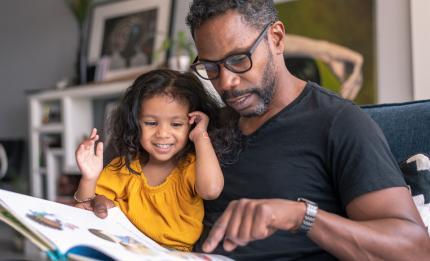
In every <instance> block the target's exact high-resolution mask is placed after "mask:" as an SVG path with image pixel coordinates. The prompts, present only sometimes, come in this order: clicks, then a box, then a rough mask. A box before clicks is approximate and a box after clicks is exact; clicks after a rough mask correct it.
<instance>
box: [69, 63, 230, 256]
mask: <svg viewBox="0 0 430 261" xmlns="http://www.w3.org/2000/svg"><path fill="white" fill-rule="evenodd" d="M218 114H219V109H218V104H217V102H216V100H215V99H214V98H213V97H212V96H211V95H209V94H208V93H207V92H206V90H205V89H204V87H203V86H202V84H201V83H200V81H199V80H198V79H197V78H196V77H195V76H194V75H193V74H191V73H179V72H175V71H171V70H155V71H151V72H148V73H145V74H143V75H141V76H140V77H139V78H137V79H136V81H135V82H134V83H133V85H132V86H131V87H129V88H128V89H127V90H126V92H125V95H124V97H123V98H122V101H121V103H120V105H119V107H118V109H117V111H116V112H115V113H114V115H113V118H112V121H111V122H112V136H111V142H112V145H113V147H114V149H115V152H116V153H117V155H119V157H117V158H115V159H113V160H112V161H111V162H110V163H109V164H108V165H107V166H106V167H105V168H103V144H102V143H101V142H98V144H97V146H95V143H96V142H97V141H98V140H99V136H98V135H97V130H96V129H93V130H92V132H91V135H90V137H89V138H88V139H86V140H85V141H84V142H82V144H80V145H79V147H78V149H77V151H76V161H77V164H78V166H79V169H80V171H81V172H82V178H81V181H80V183H79V187H78V190H77V191H76V193H75V200H76V201H77V202H80V203H82V202H87V201H90V200H92V199H93V198H94V195H95V194H98V195H104V196H105V197H106V198H108V199H110V200H112V201H113V202H114V204H115V205H116V206H119V207H120V208H121V210H122V211H123V212H124V213H125V214H126V215H127V217H128V218H129V219H130V220H131V221H132V222H133V223H134V225H136V227H138V228H139V229H140V230H141V231H142V232H144V233H145V234H146V235H147V236H149V237H151V238H152V239H153V240H155V241H157V242H158V243H160V244H161V245H164V246H166V247H170V248H175V249H178V250H183V251H191V249H192V246H193V244H194V243H195V242H196V241H197V239H198V238H199V236H200V234H201V231H202V226H203V225H202V220H203V215H204V210H203V200H202V199H205V200H210V199H215V198H217V197H218V195H219V194H220V193H221V191H222V188H223V184H224V179H223V175H222V172H221V168H220V165H219V162H218V159H217V156H216V153H215V151H214V148H213V146H212V143H211V139H210V138H209V136H208V132H207V129H209V130H210V129H211V128H214V127H215V126H214V124H215V123H216V121H211V122H210V121H209V117H211V118H216V117H218Z"/></svg>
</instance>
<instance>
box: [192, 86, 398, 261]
mask: <svg viewBox="0 0 430 261" xmlns="http://www.w3.org/2000/svg"><path fill="white" fill-rule="evenodd" d="M242 142H243V147H244V148H243V150H242V152H241V153H240V156H239V159H238V161H237V162H235V163H234V164H232V165H228V166H227V167H224V168H223V173H224V180H225V185H224V190H223V192H222V194H221V196H220V197H219V198H218V199H216V200H212V201H205V211H206V212H205V219H204V223H205V224H204V225H205V233H204V234H203V235H202V237H201V240H200V241H199V242H198V244H197V245H196V250H201V243H202V242H203V241H204V239H205V238H206V236H207V232H208V230H209V229H210V228H211V227H212V225H213V223H214V222H215V221H216V220H217V218H218V217H219V216H220V215H221V214H222V212H223V211H224V210H225V208H226V207H227V205H228V203H229V202H230V201H232V200H236V199H240V198H250V199H263V198H264V199H268V198H281V199H289V200H297V198H298V197H303V198H306V199H309V200H311V201H314V202H316V203H317V204H318V206H319V208H320V209H323V210H325V211H328V212H331V213H334V214H338V215H340V216H346V212H345V207H346V205H347V204H348V203H349V202H350V201H351V200H353V199H354V198H356V197H358V196H360V195H362V194H365V193H368V192H371V191H376V190H380V189H384V188H388V187H396V186H406V184H405V182H404V180H403V177H402V176H401V174H400V170H399V168H398V166H397V164H396V161H395V159H394V157H393V156H392V154H391V152H390V150H389V148H388V144H387V142H386V140H385V138H384V135H383V133H382V131H381V130H380V129H379V127H378V126H377V125H376V123H375V122H374V121H373V120H371V119H370V118H369V116H368V115H367V114H365V113H364V112H362V111H361V109H360V108H359V107H358V106H356V105H354V104H353V103H352V102H350V101H347V100H344V99H342V98H339V97H338V96H336V95H335V94H333V93H331V92H330V91H327V90H324V89H323V88H321V87H319V86H318V85H317V84H315V83H308V84H307V85H306V87H305V88H304V90H303V91H302V93H301V94H300V95H299V97H298V98H297V99H296V100H294V101H293V102H292V103H291V104H289V105H288V106H287V107H285V108H284V109H283V110H282V111H280V112H279V113H278V114H277V115H275V116H274V117H273V118H271V119H270V120H269V121H268V122H266V123H265V124H264V125H263V126H262V127H260V128H259V129H258V130H257V131H255V132H254V133H253V134H251V135H249V136H242ZM285 211H288V210H285ZM215 252H216V253H219V254H224V255H229V256H231V257H232V258H234V259H238V260H294V259H298V260H332V259H334V257H332V256H330V255H329V254H328V253H327V252H325V251H323V250H322V249H320V248H319V247H318V246H317V245H316V244H315V243H313V242H312V241H311V240H310V239H309V238H308V237H307V236H306V235H304V234H292V233H289V232H287V231H277V232H276V233H275V234H273V235H272V236H270V237H269V238H267V239H264V240H259V241H254V242H251V243H249V244H248V245H247V246H245V247H238V248H237V249H236V250H235V251H233V252H231V253H227V252H224V251H223V249H222V247H220V246H219V247H218V248H217V250H216V251H215Z"/></svg>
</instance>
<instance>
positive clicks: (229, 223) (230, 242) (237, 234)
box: [203, 199, 306, 252]
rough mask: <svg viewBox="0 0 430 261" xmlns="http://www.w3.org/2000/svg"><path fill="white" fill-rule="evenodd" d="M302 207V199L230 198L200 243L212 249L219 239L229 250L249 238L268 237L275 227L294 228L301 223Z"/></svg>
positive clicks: (206, 248)
mask: <svg viewBox="0 0 430 261" xmlns="http://www.w3.org/2000/svg"><path fill="white" fill-rule="evenodd" d="M305 211H306V206H305V204H304V203H302V202H296V201H290V200H282V199H260V200H251V199H241V200H238V201H237V200H235V201H232V202H230V204H229V205H228V207H227V208H226V210H225V211H224V213H223V214H222V215H221V217H220V218H219V219H218V220H217V221H216V223H215V224H214V226H213V228H212V230H211V231H210V233H209V236H208V237H207V239H206V241H205V242H204V244H203V251H205V252H212V251H213V250H214V249H215V248H216V246H217V245H218V244H219V243H220V242H221V241H222V240H224V243H223V247H224V249H225V250H226V251H232V250H234V249H235V248H236V247H237V246H245V245H247V244H248V243H249V242H250V241H254V240H259V239H264V238H267V237H269V236H270V235H272V234H273V233H274V232H275V231H276V230H278V229H283V230H290V231H295V230H297V229H298V228H299V226H300V224H301V223H302V221H303V218H304V215H305Z"/></svg>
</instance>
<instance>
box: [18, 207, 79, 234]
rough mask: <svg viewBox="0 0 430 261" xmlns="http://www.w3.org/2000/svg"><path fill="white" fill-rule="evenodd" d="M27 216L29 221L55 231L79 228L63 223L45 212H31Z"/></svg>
mask: <svg viewBox="0 0 430 261" xmlns="http://www.w3.org/2000/svg"><path fill="white" fill-rule="evenodd" d="M26 216H27V217H28V218H29V219H31V220H33V221H35V222H37V223H39V224H41V225H44V226H47V227H50V228H53V229H58V230H63V227H66V228H68V229H72V230H73V229H77V228H78V226H76V225H74V224H71V223H64V222H61V220H60V219H58V218H57V217H56V216H55V215H54V214H51V213H47V212H45V211H34V210H30V211H29V213H27V215H26Z"/></svg>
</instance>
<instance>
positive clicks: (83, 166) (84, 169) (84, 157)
mask: <svg viewBox="0 0 430 261" xmlns="http://www.w3.org/2000/svg"><path fill="white" fill-rule="evenodd" d="M98 140H99V135H97V129H96V128H94V129H93V130H92V131H91V134H90V137H89V138H87V139H85V140H84V141H83V142H82V143H81V144H80V145H79V146H78V148H77V150H76V153H75V154H76V163H77V164H78V167H79V170H80V171H81V173H82V179H87V180H91V181H94V180H97V178H98V176H99V174H100V172H101V171H102V169H103V143H102V142H99V143H97V147H96V149H95V151H94V147H95V143H96V141H98Z"/></svg>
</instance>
